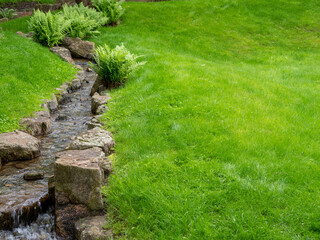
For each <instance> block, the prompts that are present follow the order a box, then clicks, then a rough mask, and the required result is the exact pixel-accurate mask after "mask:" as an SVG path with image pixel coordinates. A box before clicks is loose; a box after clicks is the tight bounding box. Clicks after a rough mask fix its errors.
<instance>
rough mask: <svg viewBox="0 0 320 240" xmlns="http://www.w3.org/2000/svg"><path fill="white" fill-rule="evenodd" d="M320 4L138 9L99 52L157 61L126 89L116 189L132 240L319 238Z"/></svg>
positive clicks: (113, 113)
mask: <svg viewBox="0 0 320 240" xmlns="http://www.w3.org/2000/svg"><path fill="white" fill-rule="evenodd" d="M319 10H320V4H319V3H318V2H317V1H308V2H305V1H295V2H292V1H288V0H282V1H273V0H271V1H266V0H260V1H253V0H245V1H235V0H234V1H222V0H221V1H218V0H214V1H209V0H202V1H197V0H192V1H185V2H182V1H177V2H161V3H126V13H125V16H124V19H123V22H122V24H121V25H120V26H118V27H116V28H107V29H101V31H102V32H103V33H102V35H100V36H99V37H97V38H93V39H92V40H93V41H95V42H96V43H97V44H104V43H107V44H110V45H111V46H115V45H117V44H120V43H124V45H125V46H126V47H127V48H129V49H130V50H131V51H132V52H134V53H136V54H142V55H144V60H147V61H148V63H147V64H146V65H145V66H144V67H143V69H141V70H140V71H139V72H137V74H136V75H135V76H134V77H132V79H131V80H130V81H129V82H127V84H126V86H125V87H124V88H121V89H117V90H114V91H112V97H113V100H112V103H111V104H109V108H110V111H108V113H107V114H106V115H105V116H104V119H105V122H106V123H107V125H108V128H109V129H111V130H112V131H113V133H114V137H115V140H116V143H117V145H116V156H115V159H114V160H113V164H114V174H113V175H112V177H111V179H110V181H109V187H108V188H106V189H105V195H106V201H107V206H108V211H109V212H110V217H111V219H112V222H111V226H112V228H113V229H114V230H115V232H116V233H120V234H122V236H123V237H124V238H128V239H318V238H319V237H320V236H319V232H320V230H319V229H320V228H319V226H320V224H319V221H320V215H319V210H320V209H319V205H318V199H319V193H320V191H319V180H320V179H319V176H320V174H319V173H320V172H319V170H320V169H319V157H320V155H319V147H320V146H319V145H320V143H319V140H318V136H319V134H320V130H319V127H318V126H319V124H320V121H319V112H320V111H319V110H320V107H319V101H320V99H319V90H320V87H319V75H320V70H319V67H318V62H319V60H320V51H319V23H318V19H319V17H320V16H319V15H320V11H319Z"/></svg>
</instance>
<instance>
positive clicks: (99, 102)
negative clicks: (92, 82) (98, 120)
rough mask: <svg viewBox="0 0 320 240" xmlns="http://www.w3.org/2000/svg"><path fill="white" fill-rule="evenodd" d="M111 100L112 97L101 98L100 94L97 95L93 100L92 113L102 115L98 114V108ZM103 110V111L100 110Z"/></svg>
mask: <svg viewBox="0 0 320 240" xmlns="http://www.w3.org/2000/svg"><path fill="white" fill-rule="evenodd" d="M110 99H111V97H110V95H109V94H108V95H106V96H100V94H99V93H95V94H94V95H93V96H92V98H91V112H92V113H93V114H101V112H100V113H98V112H97V110H98V107H100V106H101V105H105V104H106V103H107V102H108V101H109V100H110ZM100 110H101V109H100Z"/></svg>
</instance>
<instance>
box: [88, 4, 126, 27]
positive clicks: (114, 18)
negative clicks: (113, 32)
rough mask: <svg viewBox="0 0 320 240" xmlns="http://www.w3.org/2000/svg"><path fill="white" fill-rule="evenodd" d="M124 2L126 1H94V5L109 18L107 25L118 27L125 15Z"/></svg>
mask: <svg viewBox="0 0 320 240" xmlns="http://www.w3.org/2000/svg"><path fill="white" fill-rule="evenodd" d="M123 2H124V0H121V1H118V0H93V2H92V3H93V6H94V7H95V8H96V9H97V10H98V11H99V12H102V13H103V15H104V16H105V17H107V18H108V22H107V24H110V25H116V24H118V22H119V19H120V17H121V16H122V15H123V13H124V9H123V7H122V3H123Z"/></svg>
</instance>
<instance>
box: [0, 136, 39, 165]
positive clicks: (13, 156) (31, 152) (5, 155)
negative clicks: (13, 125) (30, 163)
mask: <svg viewBox="0 0 320 240" xmlns="http://www.w3.org/2000/svg"><path fill="white" fill-rule="evenodd" d="M39 153H40V141H39V140H38V139H37V138H35V137H33V136H31V135H29V134H27V133H24V132H21V131H15V132H10V133H2V134H0V160H1V162H2V163H3V162H9V161H18V160H31V159H33V158H36V157H38V156H39Z"/></svg>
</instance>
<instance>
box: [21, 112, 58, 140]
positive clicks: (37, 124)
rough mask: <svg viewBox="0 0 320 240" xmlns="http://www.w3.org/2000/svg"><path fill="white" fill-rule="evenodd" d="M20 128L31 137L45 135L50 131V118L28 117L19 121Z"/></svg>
mask: <svg viewBox="0 0 320 240" xmlns="http://www.w3.org/2000/svg"><path fill="white" fill-rule="evenodd" d="M20 126H21V127H24V128H25V129H26V131H27V132H28V133H29V134H31V135H32V136H41V135H46V134H48V133H50V132H51V131H52V125H51V120H50V118H46V117H29V118H23V119H21V121H20Z"/></svg>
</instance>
